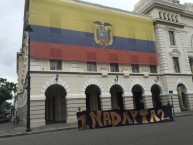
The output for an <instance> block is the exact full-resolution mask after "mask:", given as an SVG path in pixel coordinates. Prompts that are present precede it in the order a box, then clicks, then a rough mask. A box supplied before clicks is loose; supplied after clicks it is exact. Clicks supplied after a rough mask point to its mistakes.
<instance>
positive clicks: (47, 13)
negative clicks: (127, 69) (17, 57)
mask: <svg viewBox="0 0 193 145" xmlns="http://www.w3.org/2000/svg"><path fill="white" fill-rule="evenodd" d="M29 21H30V24H31V26H32V29H33V30H34V31H33V32H31V57H32V58H41V59H61V60H65V61H95V62H102V63H103V62H104V63H121V64H141V65H156V64H157V63H158V62H157V53H156V49H155V36H154V27H153V21H152V19H151V18H148V17H144V16H140V15H134V14H132V13H129V12H124V11H119V10H111V9H107V8H105V9H104V8H101V7H99V6H93V5H89V6H88V5H86V4H84V3H80V2H73V1H63V0H31V1H30V7H29Z"/></svg>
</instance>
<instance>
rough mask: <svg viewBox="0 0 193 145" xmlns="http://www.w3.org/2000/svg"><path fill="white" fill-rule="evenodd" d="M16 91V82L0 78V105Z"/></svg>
mask: <svg viewBox="0 0 193 145" xmlns="http://www.w3.org/2000/svg"><path fill="white" fill-rule="evenodd" d="M16 92H17V84H16V83H13V82H8V81H7V79H4V78H0V105H2V103H4V102H5V101H6V100H10V99H12V98H13V94H14V93H16Z"/></svg>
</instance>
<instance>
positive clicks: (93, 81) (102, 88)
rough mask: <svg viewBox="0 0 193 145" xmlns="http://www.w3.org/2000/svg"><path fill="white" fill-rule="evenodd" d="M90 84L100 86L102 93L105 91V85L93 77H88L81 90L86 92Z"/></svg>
mask: <svg viewBox="0 0 193 145" xmlns="http://www.w3.org/2000/svg"><path fill="white" fill-rule="evenodd" d="M90 85H96V86H98V87H99V89H100V93H102V92H103V91H104V87H103V86H102V84H101V83H100V82H99V81H98V80H97V79H96V78H91V79H88V80H87V81H85V82H84V84H83V85H82V89H81V92H82V93H85V91H86V88H87V87H88V86H90Z"/></svg>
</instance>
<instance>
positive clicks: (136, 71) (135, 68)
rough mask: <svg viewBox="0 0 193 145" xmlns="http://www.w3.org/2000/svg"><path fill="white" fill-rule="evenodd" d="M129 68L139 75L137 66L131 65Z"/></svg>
mask: <svg viewBox="0 0 193 145" xmlns="http://www.w3.org/2000/svg"><path fill="white" fill-rule="evenodd" d="M131 68H132V72H133V73H139V65H138V64H132V65H131Z"/></svg>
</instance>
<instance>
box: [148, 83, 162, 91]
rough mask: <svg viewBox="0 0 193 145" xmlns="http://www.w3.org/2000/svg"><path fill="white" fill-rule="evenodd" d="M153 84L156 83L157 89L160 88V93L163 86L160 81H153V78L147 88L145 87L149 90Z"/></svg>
mask: <svg viewBox="0 0 193 145" xmlns="http://www.w3.org/2000/svg"><path fill="white" fill-rule="evenodd" d="M153 85H157V86H158V87H159V89H160V93H161V94H162V93H163V86H162V84H161V83H160V81H158V82H156V83H155V80H152V81H151V82H150V83H149V85H148V88H147V89H148V91H150V92H151V87H152V86H153Z"/></svg>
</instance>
